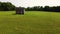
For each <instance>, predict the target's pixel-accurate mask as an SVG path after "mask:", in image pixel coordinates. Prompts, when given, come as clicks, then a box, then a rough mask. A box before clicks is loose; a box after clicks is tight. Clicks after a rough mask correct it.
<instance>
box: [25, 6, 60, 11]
mask: <svg viewBox="0 0 60 34" xmlns="http://www.w3.org/2000/svg"><path fill="white" fill-rule="evenodd" d="M26 11H52V12H60V6H53V7H50V6H45V7H43V6H34V7H27V8H26Z"/></svg>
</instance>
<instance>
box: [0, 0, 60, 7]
mask: <svg viewBox="0 0 60 34" xmlns="http://www.w3.org/2000/svg"><path fill="white" fill-rule="evenodd" d="M0 1H9V2H11V3H12V4H14V5H15V6H22V7H28V6H30V7H31V6H45V5H48V6H59V5H60V0H0Z"/></svg>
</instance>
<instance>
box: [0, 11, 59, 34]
mask: <svg viewBox="0 0 60 34" xmlns="http://www.w3.org/2000/svg"><path fill="white" fill-rule="evenodd" d="M0 34H60V13H58V12H57V13H56V12H39V11H37V12H36V11H31V12H25V15H16V14H15V12H14V11H13V12H12V11H9V12H4V11H3V12H0Z"/></svg>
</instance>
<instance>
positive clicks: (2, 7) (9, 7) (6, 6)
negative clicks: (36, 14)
mask: <svg viewBox="0 0 60 34" xmlns="http://www.w3.org/2000/svg"><path fill="white" fill-rule="evenodd" d="M15 8H16V6H14V5H13V4H12V3H10V2H0V11H13V10H15ZM24 8H25V7H24ZM25 10H26V11H52V12H60V6H53V7H50V6H44V7H43V6H34V7H27V8H25Z"/></svg>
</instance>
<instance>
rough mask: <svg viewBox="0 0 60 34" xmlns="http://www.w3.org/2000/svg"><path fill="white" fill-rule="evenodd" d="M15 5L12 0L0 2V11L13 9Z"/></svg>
mask: <svg viewBox="0 0 60 34" xmlns="http://www.w3.org/2000/svg"><path fill="white" fill-rule="evenodd" d="M12 10H15V6H14V5H13V4H12V3H10V2H0V11H12Z"/></svg>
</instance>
